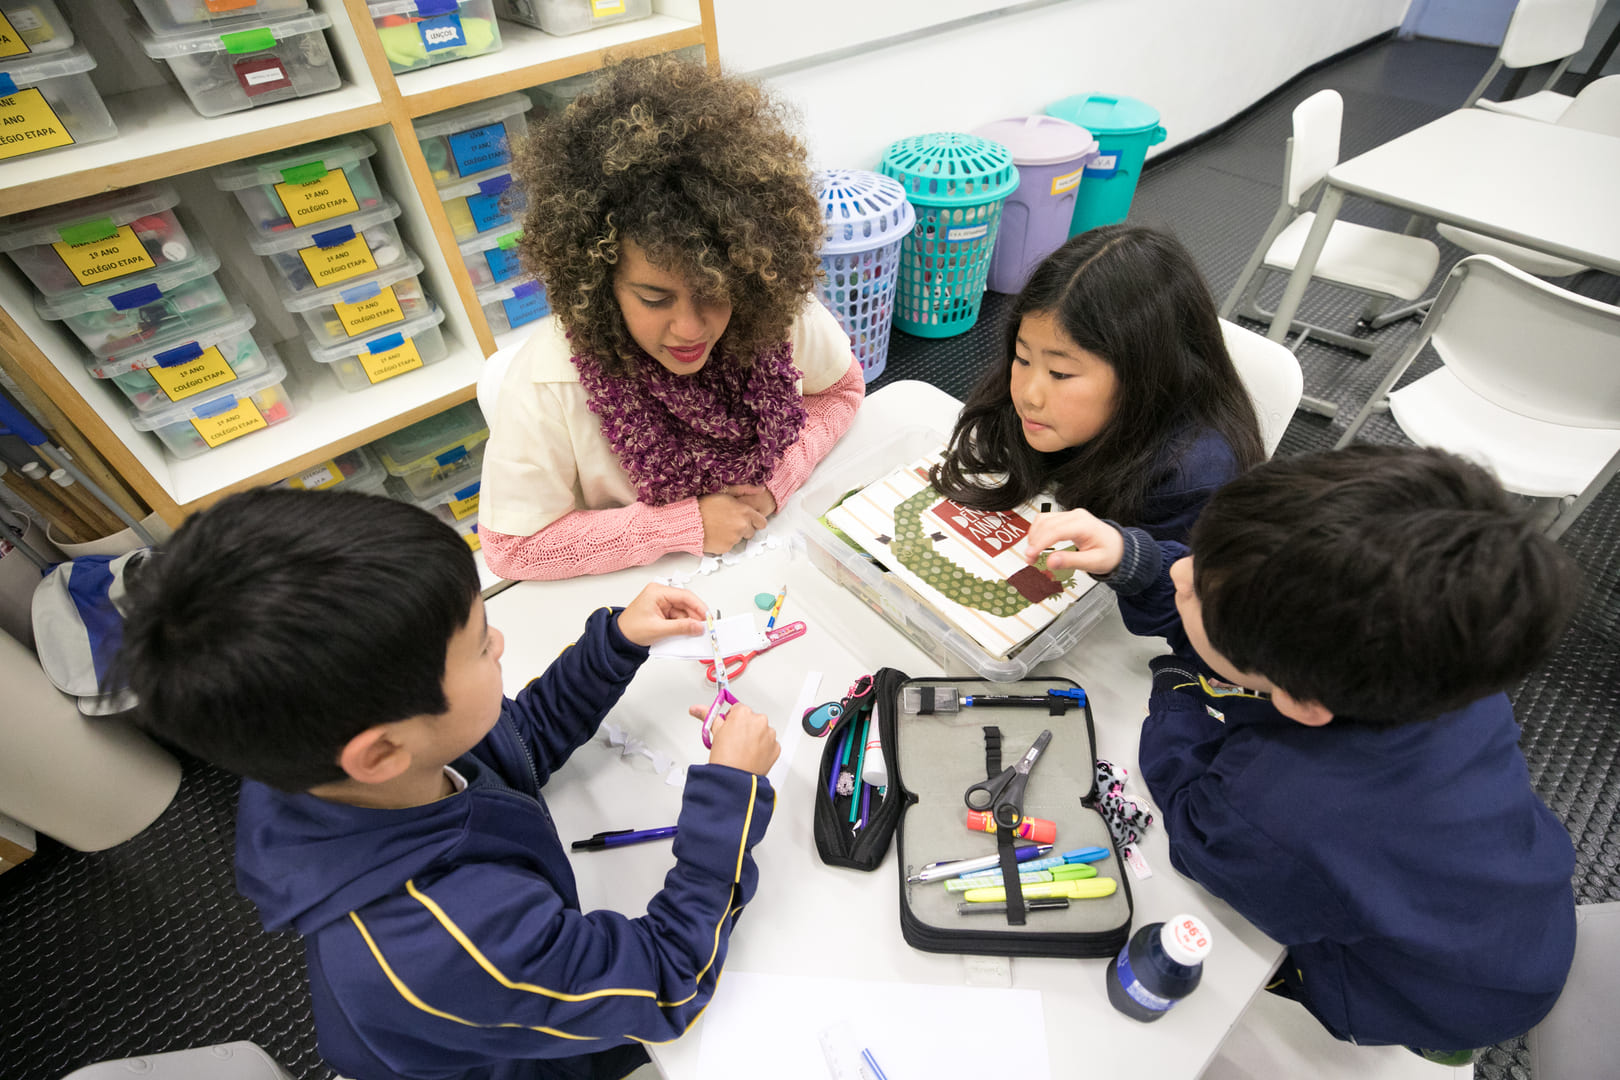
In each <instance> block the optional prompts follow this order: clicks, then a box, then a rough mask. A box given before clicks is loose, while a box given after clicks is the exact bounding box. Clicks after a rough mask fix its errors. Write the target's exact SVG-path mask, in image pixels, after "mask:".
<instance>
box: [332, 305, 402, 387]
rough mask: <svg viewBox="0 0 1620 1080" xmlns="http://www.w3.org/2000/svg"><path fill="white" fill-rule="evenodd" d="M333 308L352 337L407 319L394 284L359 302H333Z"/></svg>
mask: <svg viewBox="0 0 1620 1080" xmlns="http://www.w3.org/2000/svg"><path fill="white" fill-rule="evenodd" d="M332 310H333V311H335V312H337V317H338V322H340V323H342V324H343V330H344V332H345V333H346V334H348V335H349V336H350V337H359V336H360V335H361V334H369V333H371V332H372V331H373V330H375V329H377V327H379V326H387V325H388V324H390V323H397V322H404V321H405V312H403V311H401V310H400V307H399V298H398V297H396V296H395V295H394V287H393V286H392V285H390V286H388V288H386V289H384V290H383V291H382V292H380V293H378V294H377V295H376V296H373V297H372V298H371V299H370V300H361V301H360V302H359V303H357V304H333V305H332ZM372 381H373V382H375V381H376V380H375V379H373V380H372Z"/></svg>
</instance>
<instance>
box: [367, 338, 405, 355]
mask: <svg viewBox="0 0 1620 1080" xmlns="http://www.w3.org/2000/svg"><path fill="white" fill-rule="evenodd" d="M403 344H405V335H404V334H400V333H393V334H388V335H385V336H383V337H380V338H378V339H377V340H375V341H370V342H367V343H366V352H368V353H371V354H372V355H376V354H377V353H385V352H387V351H388V350H390V349H397V348H399V347H400V346H401V345H403Z"/></svg>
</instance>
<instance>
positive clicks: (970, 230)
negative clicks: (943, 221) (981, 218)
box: [945, 225, 990, 244]
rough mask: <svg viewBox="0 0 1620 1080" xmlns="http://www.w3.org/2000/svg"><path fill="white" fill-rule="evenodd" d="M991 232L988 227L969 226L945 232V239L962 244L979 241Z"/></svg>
mask: <svg viewBox="0 0 1620 1080" xmlns="http://www.w3.org/2000/svg"><path fill="white" fill-rule="evenodd" d="M989 232H990V226H988V225H967V226H963V227H961V228H957V229H947V230H945V239H946V240H947V241H949V242H951V243H953V244H954V243H960V242H961V241H963V240H978V239H981V238H983V237H984V236H987V235H988V234H989Z"/></svg>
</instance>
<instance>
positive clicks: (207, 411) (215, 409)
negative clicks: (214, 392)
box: [191, 394, 236, 420]
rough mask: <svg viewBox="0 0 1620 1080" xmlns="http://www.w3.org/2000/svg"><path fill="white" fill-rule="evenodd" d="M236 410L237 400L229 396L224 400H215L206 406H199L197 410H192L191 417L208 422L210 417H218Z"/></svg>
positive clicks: (223, 398)
mask: <svg viewBox="0 0 1620 1080" xmlns="http://www.w3.org/2000/svg"><path fill="white" fill-rule="evenodd" d="M234 408H236V399H235V398H234V397H231V396H230V395H229V394H227V395H226V396H224V397H222V398H215V399H214V400H213V401H210V402H209V403H208V404H206V405H199V406H197V407H196V408H195V409H192V410H191V415H193V416H195V417H198V418H199V419H203V420H206V419H208V418H209V417H210V416H218V415H219V414H220V413H228V412H230V411H231V410H232V409H234Z"/></svg>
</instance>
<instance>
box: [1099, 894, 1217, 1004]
mask: <svg viewBox="0 0 1620 1080" xmlns="http://www.w3.org/2000/svg"><path fill="white" fill-rule="evenodd" d="M1208 955H1209V930H1208V928H1207V927H1205V926H1204V923H1203V920H1201V919H1199V918H1198V917H1197V916H1195V915H1177V916H1176V917H1175V918H1173V919H1171V920H1170V921H1169V922H1162V923H1149V924H1148V925H1146V926H1144V927H1142V928H1141V929H1140V930H1138V931H1137V932H1136V933H1135V934H1133V935H1131V940H1130V941H1128V942H1126V944H1125V947H1124V948H1123V949H1121V950H1119V955H1118V956H1116V957H1115V958H1114V959H1112V960H1110V961H1108V976H1107V978H1108V1000H1109V1001H1110V1002H1112V1003H1113V1006H1114V1008H1116V1009H1118V1010H1119V1011H1120V1012H1122V1013H1124V1014H1125V1015H1126V1016H1129V1017H1130V1018H1131V1019H1132V1020H1140V1021H1142V1022H1143V1023H1144V1024H1147V1023H1152V1022H1153V1021H1154V1020H1157V1019H1159V1018H1160V1017H1161V1016H1163V1015H1164V1014H1165V1013H1167V1012H1169V1011H1170V1007H1171V1006H1172V1005H1174V1004H1175V1003H1176V1002H1178V1001H1180V1000H1181V999H1182V998H1184V997H1186V996H1187V995H1188V994H1190V993H1192V992H1193V991H1194V990H1196V989H1198V980H1199V979H1200V978H1202V977H1203V974H1204V957H1206V956H1208Z"/></svg>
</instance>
